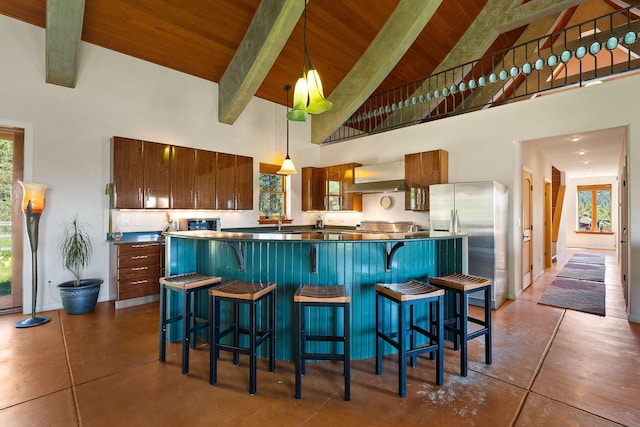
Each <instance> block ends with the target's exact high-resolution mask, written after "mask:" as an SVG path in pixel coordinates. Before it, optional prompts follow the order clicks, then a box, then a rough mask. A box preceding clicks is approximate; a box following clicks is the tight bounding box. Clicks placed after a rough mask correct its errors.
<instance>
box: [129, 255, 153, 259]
mask: <svg viewBox="0 0 640 427" xmlns="http://www.w3.org/2000/svg"><path fill="white" fill-rule="evenodd" d="M144 258H149V255H138V256H132V257H131V259H144Z"/></svg>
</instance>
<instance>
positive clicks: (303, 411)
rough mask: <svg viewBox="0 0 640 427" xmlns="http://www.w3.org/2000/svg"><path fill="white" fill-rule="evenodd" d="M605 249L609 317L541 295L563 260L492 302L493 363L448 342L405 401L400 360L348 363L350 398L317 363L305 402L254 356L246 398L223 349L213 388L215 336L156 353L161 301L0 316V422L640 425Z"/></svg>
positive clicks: (630, 335)
mask: <svg viewBox="0 0 640 427" xmlns="http://www.w3.org/2000/svg"><path fill="white" fill-rule="evenodd" d="M602 254H603V255H606V266H607V275H606V286H607V296H606V300H607V316H606V317H600V316H595V315H591V314H586V313H581V312H577V311H571V310H564V309H560V308H555V307H550V306H545V305H541V304H537V301H538V300H539V298H540V295H542V293H543V292H544V290H545V289H546V288H547V286H548V285H549V283H550V282H551V281H552V279H553V277H554V275H555V273H556V272H557V271H559V270H560V269H561V267H562V265H563V264H564V263H565V262H566V261H567V260H568V258H569V255H570V253H569V254H567V255H566V256H563V257H561V259H559V260H558V262H557V263H556V264H554V267H553V268H552V269H550V270H548V271H546V272H545V274H544V275H543V276H541V277H539V278H538V279H537V280H536V281H535V282H534V283H533V285H532V286H530V287H529V288H528V289H527V290H526V291H525V292H524V293H523V294H522V295H521V297H520V298H519V299H518V300H516V301H508V302H507V303H505V304H504V305H503V306H502V307H500V309H499V310H496V311H494V312H493V316H494V317H493V320H494V346H493V355H494V360H493V364H492V365H491V366H487V365H485V364H484V363H483V340H474V341H472V342H471V343H470V355H469V369H470V371H469V375H468V377H466V378H463V377H460V376H459V375H458V372H459V371H458V369H459V367H458V360H459V356H458V353H455V352H453V350H451V349H450V348H448V349H447V350H446V352H445V356H446V363H445V384H444V385H443V386H441V387H438V386H436V385H435V382H434V379H435V369H434V362H432V361H430V360H428V358H420V359H419V361H418V367H417V368H415V369H411V368H409V369H408V377H407V383H408V385H407V397H406V398H404V399H402V398H400V397H398V395H397V387H398V384H397V368H396V367H397V364H396V363H395V362H396V361H397V359H395V358H394V357H393V356H390V357H387V358H386V359H385V362H384V374H383V375H382V376H377V375H375V361H374V360H371V359H370V360H364V361H355V362H353V363H352V379H351V401H350V402H345V401H344V400H343V388H342V386H343V378H342V377H341V376H340V372H341V365H340V364H334V363H309V364H308V365H307V375H306V376H305V377H303V384H302V399H301V400H296V399H295V398H294V397H293V393H294V367H293V363H291V362H278V363H277V370H276V372H275V373H269V372H268V370H267V368H266V363H265V361H260V363H259V367H258V369H259V373H258V391H257V394H255V395H253V396H251V395H249V394H248V391H247V387H248V369H247V360H246V357H243V358H241V364H240V366H233V364H232V363H231V360H230V357H229V356H227V355H225V354H224V353H223V355H222V360H221V362H220V364H219V369H220V372H219V375H218V385H217V386H211V385H209V382H208V374H209V368H208V346H206V345H203V346H202V347H200V348H199V349H198V350H196V351H192V352H191V373H190V374H189V375H188V376H183V375H182V374H181V373H180V358H179V356H178V351H179V346H178V345H175V344H171V345H169V353H170V355H169V357H168V360H167V363H165V364H162V363H159V362H158V361H157V357H158V354H157V347H158V305H157V303H156V304H147V305H144V306H139V307H133V308H127V309H122V310H118V311H115V310H114V309H113V303H108V302H107V303H100V304H98V307H97V308H96V311H95V312H94V313H91V314H86V315H81V316H68V315H66V314H65V313H64V312H62V311H54V312H50V313H47V314H48V315H50V316H51V317H52V321H51V322H50V323H48V324H46V325H42V326H39V327H35V328H30V329H16V328H15V327H14V325H15V323H16V322H17V321H18V320H21V319H22V318H24V317H25V316H24V315H8V316H3V317H0V425H1V426H31V425H33V426H36V425H37V426H43V425H46V426H75V425H82V426H147V425H154V426H179V425H181V424H185V425H186V424H187V423H188V424H189V425H195V426H199V425H216V426H224V425H234V426H259V425H265V424H268V423H271V422H274V423H277V425H278V427H281V426H282V427H284V426H298V425H310V426H327V425H331V424H335V425H336V426H338V425H340V426H342V425H366V426H389V425H428V426H432V425H433V426H436V425H443V426H452V425H476V426H531V425H536V426H538V425H539V426H601V425H602V426H605V425H640V399H639V396H640V370H639V369H638V361H640V324H633V323H629V322H627V320H626V318H625V312H624V300H623V297H622V288H621V286H620V282H619V272H618V268H617V263H616V257H615V254H614V253H611V252H603V253H602Z"/></svg>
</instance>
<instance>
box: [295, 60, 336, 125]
mask: <svg viewBox="0 0 640 427" xmlns="http://www.w3.org/2000/svg"><path fill="white" fill-rule="evenodd" d="M296 87H297V85H296ZM307 87H308V90H309V105H308V106H307V112H308V113H310V114H320V113H324V112H325V111H327V110H329V109H331V107H333V104H332V103H331V101H329V100H328V99H326V98H325V97H324V92H323V89H322V82H321V81H320V75H319V74H318V71H317V70H316V69H315V68H313V66H312V67H311V68H309V71H307Z"/></svg>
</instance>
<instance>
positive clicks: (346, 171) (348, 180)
mask: <svg viewBox="0 0 640 427" xmlns="http://www.w3.org/2000/svg"><path fill="white" fill-rule="evenodd" d="M357 166H362V165H361V164H360V163H347V164H345V165H340V184H341V187H342V210H353V211H361V210H362V194H352V193H347V191H348V190H349V189H350V188H351V186H352V185H353V183H354V181H355V170H354V169H355V168H356V167H357Z"/></svg>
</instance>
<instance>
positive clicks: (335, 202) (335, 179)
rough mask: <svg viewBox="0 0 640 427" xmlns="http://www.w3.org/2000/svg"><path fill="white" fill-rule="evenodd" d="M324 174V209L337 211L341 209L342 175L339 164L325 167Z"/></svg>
mask: <svg viewBox="0 0 640 427" xmlns="http://www.w3.org/2000/svg"><path fill="white" fill-rule="evenodd" d="M326 174H327V180H326V197H325V200H326V201H325V209H326V210H328V211H339V210H341V209H342V177H341V173H340V165H335V166H329V167H327V168H326Z"/></svg>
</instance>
